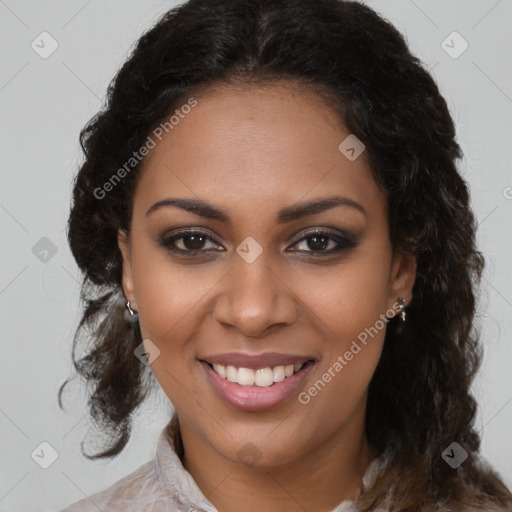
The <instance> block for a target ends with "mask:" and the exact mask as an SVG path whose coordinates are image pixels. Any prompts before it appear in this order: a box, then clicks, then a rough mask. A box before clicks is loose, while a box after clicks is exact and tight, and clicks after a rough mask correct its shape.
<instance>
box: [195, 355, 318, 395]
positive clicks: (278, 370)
mask: <svg viewBox="0 0 512 512" xmlns="http://www.w3.org/2000/svg"><path fill="white" fill-rule="evenodd" d="M201 362H203V363H206V364H207V365H208V366H209V367H210V368H211V369H212V370H213V371H214V372H215V373H216V374H217V375H219V376H220V377H221V378H222V379H225V380H227V381H229V382H231V383H234V384H239V385H241V386H258V387H261V388H266V387H271V386H273V385H274V384H277V383H279V382H282V381H284V380H286V379H288V378H289V377H292V376H293V375H295V374H297V373H299V372H301V371H302V370H304V369H306V367H309V366H311V365H313V364H314V363H315V361H314V360H313V359H309V360H307V361H306V362H305V363H295V364H289V365H277V366H274V367H265V368H258V369H252V368H244V367H240V368H238V367H236V366H231V365H222V364H213V363H210V362H208V361H204V360H202V361H201Z"/></svg>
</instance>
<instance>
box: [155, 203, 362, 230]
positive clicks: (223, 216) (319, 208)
mask: <svg viewBox="0 0 512 512" xmlns="http://www.w3.org/2000/svg"><path fill="white" fill-rule="evenodd" d="M167 206H174V207H177V208H181V209H183V210H186V211H188V212H191V213H195V214H196V215H200V216H201V217H205V218H207V219H212V220H217V221H219V222H223V223H231V217H230V216H229V215H228V214H227V213H226V212H224V211H222V210H221V209H219V208H217V207H216V206H213V205H211V204H209V203H207V202H205V201H202V200H201V199H188V198H171V197H169V198H166V199H162V200H161V201H158V202H156V203H155V204H154V205H153V206H151V207H150V208H149V210H148V211H147V212H146V216H148V215H149V214H150V213H152V212H154V211H156V210H158V209H160V208H164V207H167ZM335 206H349V207H351V208H354V209H356V210H358V211H359V212H361V213H362V214H363V215H364V216H365V217H367V216H368V214H367V212H366V210H365V209H364V207H363V206H362V205H361V204H359V203H358V202H357V201H354V200H353V199H350V198H348V197H343V196H330V197H325V198H321V199H312V200H310V201H306V202H302V203H298V204H295V205H292V206H287V207H285V208H282V209H281V210H279V213H278V215H277V223H278V224H283V223H285V222H291V221H293V220H297V219H301V218H303V217H307V216H309V215H314V214H316V213H321V212H323V211H325V210H329V209H330V208H334V207H335Z"/></svg>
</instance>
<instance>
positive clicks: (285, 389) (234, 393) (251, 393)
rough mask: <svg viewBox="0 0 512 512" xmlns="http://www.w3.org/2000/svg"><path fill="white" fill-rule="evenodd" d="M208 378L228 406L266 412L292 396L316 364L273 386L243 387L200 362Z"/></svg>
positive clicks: (309, 364)
mask: <svg viewBox="0 0 512 512" xmlns="http://www.w3.org/2000/svg"><path fill="white" fill-rule="evenodd" d="M200 363H201V366H202V367H203V368H204V371H205V372H206V376H207V378H208V380H209V382H210V384H211V385H212V387H213V389H214V390H215V391H216V392H217V393H218V395H219V396H220V397H221V398H222V399H224V400H225V401H226V402H227V403H228V404H230V405H232V406H233V407H236V408H237V409H242V410H244V411H264V410H266V409H271V408H272V407H277V406H278V405H280V404H282V403H283V402H284V401H285V400H287V399H288V398H289V397H290V396H292V395H293V394H294V393H295V392H296V391H297V389H299V388H300V386H301V385H302V383H303V382H304V379H305V378H306V376H307V375H308V373H309V372H310V370H311V369H312V368H313V366H314V365H315V363H314V362H313V361H309V362H308V363H307V364H306V366H304V368H302V369H301V370H300V371H298V372H297V373H294V374H293V375H292V376H291V377H286V378H285V379H284V380H282V381H281V382H274V384H272V385H271V386H268V387H260V386H256V385H253V386H242V385H241V384H238V383H236V382H229V381H228V380H227V379H224V378H222V377H221V376H220V375H219V374H218V373H216V372H215V371H214V370H213V368H211V367H210V365H209V364H208V363H205V362H204V361H200Z"/></svg>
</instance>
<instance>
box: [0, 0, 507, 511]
mask: <svg viewBox="0 0 512 512" xmlns="http://www.w3.org/2000/svg"><path fill="white" fill-rule="evenodd" d="M367 3H368V4H369V5H371V6H372V7H374V8H375V9H377V10H378V11H379V12H380V13H382V14H384V15H385V16H386V17H387V18H388V19H389V20H390V21H392V22H393V23H394V24H395V25H396V26H397V27H398V29H399V30H401V31H402V33H404V34H405V35H406V37H407V40H408V42H409V44H410V46H411V48H412V51H413V52H414V53H415V54H416V55H417V56H418V57H420V59H422V60H423V61H424V62H425V64H426V65H427V66H428V68H429V69H430V70H431V71H432V73H433V75H434V76H435V78H436V80H437V82H438V84H439V86H440V88H441V90H442V92H443V94H444V96H445V98H446V99H447V102H448V104H449V107H450V110H451V112H452V114H453V116H454V119H455V120H456V123H457V130H458V138H459V142H460V144H461V145H462V148H463V150H464V153H465V159H464V161H463V162H462V163H461V172H462V173H463V174H464V176H465V177H466V179H467V180H468V181H469V183H470V187H471V193H472V202H473V207H474V210H475V212H476V215H477V218H478V221H479V232H478V241H479V246H480V249H481V250H482V251H483V252H484V254H485V256H486V258H487V267H486V271H485V274H484V279H483V282H482V283H483V288H482V296H481V301H480V309H479V321H480V326H481V330H482V342H483V344H484V361H483V365H482V368H481V371H480V373H479V375H478V378H477V379H476V381H475V384H474V387H473V391H474V394H475V397H476V398H477V400H478V403H479V411H478V419H477V426H478V428H479V429H480V431H481V434H482V436H483V442H482V453H483V455H484V457H485V458H486V459H487V460H488V461H489V462H490V463H491V464H492V465H493V466H494V467H495V469H496V470H497V471H498V472H499V473H500V474H501V476H502V477H503V478H504V479H505V482H506V483H507V485H508V486H512V443H511V439H510V438H511V432H512V428H511V427H512V404H511V401H512V385H511V384H512V377H511V370H510V362H511V361H512V339H511V337H512V279H511V276H512V270H511V266H510V262H511V261H512V242H511V233H512V230H511V217H512V175H511V171H510V169H511V166H510V143H511V141H512V138H511V135H512V123H511V113H512V86H511V84H512V66H510V54H511V52H510V50H511V41H512V35H511V34H512V31H511V30H510V20H511V19H512V2H511V1H510V0H479V1H475V0H473V1H468V0H451V1H450V2H446V1H445V0H428V1H427V0H414V1H413V0H394V1H391V0H372V1H368V2H367ZM174 5H176V3H175V2H171V1H162V0H137V1H135V0H122V1H121V0H102V1H100V0H89V1H86V0H67V1H64V0H48V1H44V2H40V1H37V2H36V1H35V0H30V1H28V0H0V43H1V55H2V66H1V70H0V108H1V138H0V144H1V155H2V158H1V164H0V165H1V167H0V168H1V173H2V174H1V182H0V183H1V185H0V226H1V243H0V247H1V252H0V258H1V267H0V316H1V354H0V355H1V357H0V376H1V380H2V382H1V387H0V389H1V391H0V393H1V395H0V442H1V453H0V464H1V468H0V510H1V511H4V512H5V511H16V512H20V511H24V512H35V511H42V510H47V511H58V510H60V509H61V508H63V507H64V506H66V505H67V504H69V503H71V502H73V501H76V500H78V499H81V498H83V497H85V496H86V495H90V494H92V493H94V492H97V491H99V490H102V489H104V488H105V487H107V486H108V485H110V484H112V483H114V482H115V481H117V480H119V479H120V478H121V477H122V476H124V475H126V474H128V473H129V472H131V471H133V470H134V469H136V468H138V467H139V466H140V465H142V464H143V463H145V462H147V461H149V460H150V459H151V458H152V457H153V454H154V450H155V445H156V439H157V436H158V434H159V432H160V430H161V429H162V428H163V426H164V425H165V423H166V422H167V420H168V418H169V417H170V414H171V411H172V409H171V406H170V404H169V402H168V400H167V398H166V397H165V395H164V394H163V392H161V391H160V392H157V393H156V394H155V395H154V396H153V397H152V398H151V400H149V401H148V402H147V403H146V404H145V405H144V406H143V408H142V409H141V410H140V412H139V414H138V415H137V416H136V418H135V422H134V431H133V436H132V439H131V440H130V443H129V444H128V445H127V447H126V449H125V450H124V451H123V452H122V454H121V455H120V456H119V457H118V458H117V459H115V460H114V461H110V462H107V461H97V462H91V461H88V460H87V459H85V458H84V457H83V456H82V455H81V452H80V442H81V441H82V440H83V439H84V436H85V434H86V432H87V430H88V428H89V426H90V423H89V420H88V417H87V409H86V392H85V386H84V385H83V384H82V382H81V381H80V380H79V379H78V378H77V379H75V380H74V381H73V382H72V383H71V385H70V386H69V387H68V389H67V391H66V394H65V397H64V398H65V405H66V410H65V411H62V410H61V409H60V408H59V407H58V405H57V390H58V387H59V385H60V384H61V383H62V382H63V380H64V379H65V378H67V377H68V376H69V375H70V372H71V371H72V368H71V343H72V337H73V334H74V331H75V328H76V325H77V323H78V319H79V313H80V310H79V302H78V298H79V282H80V275H79V271H78V268H77V266H76V265H75V262H74V259H73V258H72V256H71V253H70V250H69V248H68V246H67V241H66V233H65V226H66V221H67V215H68V212H69V205H70V193H71V181H72V178H73V176H74V174H75V172H76V170H77V167H78V165H79V163H80V162H81V159H82V154H81V152H80V148H79V144H78V134H79V131H80V129H81V128H82V127H83V125H84V124H85V123H86V122H87V121H88V120H89V118H90V117H91V116H92V115H93V114H95V113H96V111H97V110H98V109H99V108H100V106H101V104H102V102H103V99H104V96H105V92H106V88H107V86H108V83H109V82H110V80H111V79H112V78H113V76H114V74H115V73H116V71H117V70H118V69H119V67H120V66H121V64H122V63H123V62H124V60H125V59H126V57H127V55H128V52H129V50H130V49H131V48H132V46H133V45H134V43H135V42H136V40H137V39H138V37H139V36H140V35H141V34H142V32H143V31H144V30H145V29H147V28H148V27H149V26H151V25H152V24H153V23H154V22H155V21H156V20H157V19H158V17H159V16H160V15H161V14H162V13H163V12H165V11H166V10H168V9H169V8H171V7H172V6H174ZM42 32H47V33H48V34H49V36H48V35H43V36H41V35H40V34H41V33H42ZM454 32H457V34H453V33H454ZM41 38H45V39H44V40H45V44H42V43H40V41H41ZM50 38H51V39H50ZM53 40H54V41H56V43H54V42H53ZM33 41H35V43H34V45H33ZM38 41H39V48H38V47H37V42H38ZM443 41H444V42H443ZM52 44H53V45H55V44H58V48H57V49H56V50H55V51H54V53H52V54H51V55H50V56H48V57H47V58H43V57H42V56H41V53H44V51H50V50H51V48H52V47H51V45H52ZM466 45H467V48H466ZM33 46H35V48H33ZM43 46H44V48H42V47H43ZM36 49H37V50H36ZM463 50H464V51H463ZM41 239H43V240H41ZM38 244H39V245H38ZM41 247H43V249H44V250H47V251H48V253H45V255H44V256H41ZM41 258H43V260H44V259H45V258H46V259H47V261H42V260H41ZM44 442H46V443H49V445H51V447H52V448H49V447H48V445H46V444H43V445H41V443H44ZM52 449H53V450H55V454H54V455H55V456H56V457H57V458H56V460H55V461H54V462H53V463H52V464H51V465H50V466H49V467H48V468H47V469H43V468H42V467H40V465H38V464H37V463H36V462H35V460H34V459H35V458H36V457H35V456H34V455H33V454H34V453H35V454H37V453H40V452H41V450H43V451H45V450H46V451H45V454H46V455H45V456H46V457H48V456H49V455H48V454H50V455H51V454H53V453H54V452H53V451H52Z"/></svg>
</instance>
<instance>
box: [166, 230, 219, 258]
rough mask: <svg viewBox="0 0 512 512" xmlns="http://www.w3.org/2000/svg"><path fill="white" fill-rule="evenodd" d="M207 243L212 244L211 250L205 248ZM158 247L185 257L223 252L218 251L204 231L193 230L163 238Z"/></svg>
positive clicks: (213, 241) (212, 240)
mask: <svg viewBox="0 0 512 512" xmlns="http://www.w3.org/2000/svg"><path fill="white" fill-rule="evenodd" d="M207 242H210V243H212V244H213V248H212V247H210V248H209V249H208V248H205V244H206V243H207ZM160 245H162V246H163V247H164V248H165V249H167V250H169V251H172V252H175V253H181V254H184V255H186V256H190V255H192V256H193V255H196V254H200V253H206V252H213V251H219V250H223V249H219V248H218V247H219V246H218V245H216V244H215V240H214V239H213V238H212V237H210V236H208V235H207V234H206V233H205V232H204V231H194V230H187V231H181V232H180V233H178V234H175V235H173V236H164V237H163V238H162V239H161V240H160Z"/></svg>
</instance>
